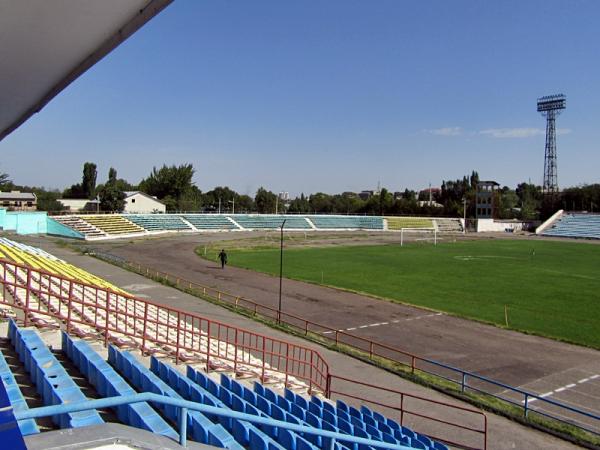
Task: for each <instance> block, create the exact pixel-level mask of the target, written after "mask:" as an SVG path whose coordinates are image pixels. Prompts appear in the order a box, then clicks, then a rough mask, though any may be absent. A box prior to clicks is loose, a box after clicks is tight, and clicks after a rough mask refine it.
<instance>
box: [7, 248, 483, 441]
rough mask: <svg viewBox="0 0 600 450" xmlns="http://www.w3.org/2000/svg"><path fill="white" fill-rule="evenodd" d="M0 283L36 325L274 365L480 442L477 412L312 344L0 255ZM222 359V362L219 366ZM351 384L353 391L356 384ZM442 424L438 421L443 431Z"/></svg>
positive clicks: (234, 362) (214, 361)
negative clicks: (335, 368) (363, 376)
mask: <svg viewBox="0 0 600 450" xmlns="http://www.w3.org/2000/svg"><path fill="white" fill-rule="evenodd" d="M153 275H154V274H153ZM165 275H166V274H165ZM166 276H168V275H166ZM173 281H175V282H176V284H181V283H182V282H183V281H182V279H180V278H177V279H174V280H173ZM0 283H1V284H2V298H1V299H0V306H10V307H11V308H13V309H16V310H18V311H20V312H21V313H22V317H21V318H20V319H21V320H22V321H23V322H24V324H25V326H27V325H28V324H29V323H34V324H35V325H37V326H40V327H44V326H45V327H62V326H64V327H66V329H67V331H68V332H69V333H71V334H75V335H79V336H94V337H96V338H100V339H102V340H103V341H104V343H105V345H107V344H108V343H113V344H116V345H118V346H127V347H135V348H139V349H140V350H141V351H142V352H143V353H154V354H156V353H162V354H165V355H170V356H174V357H175V359H176V362H179V361H186V362H188V361H189V362H193V361H202V362H203V363H205V364H206V369H207V370H233V371H234V372H235V373H236V374H238V375H241V374H244V373H249V372H251V373H252V374H254V375H257V371H258V376H259V377H260V378H261V379H262V380H263V381H269V379H272V377H273V373H274V372H279V373H281V374H283V375H284V376H285V384H286V385H290V384H293V380H290V377H295V378H298V379H300V380H302V381H304V382H306V383H307V384H308V386H309V390H310V391H311V392H314V391H321V392H323V393H324V394H325V395H326V396H327V397H330V396H331V395H335V396H338V397H348V398H353V399H357V400H360V401H362V402H364V403H371V404H375V405H378V406H381V407H384V408H387V409H392V410H396V411H399V412H400V414H401V416H400V423H401V424H402V423H404V418H405V417H406V416H408V415H412V416H414V417H419V418H420V419H421V420H423V421H426V422H431V423H435V424H436V426H437V427H436V428H434V431H433V432H427V431H425V430H422V431H423V432H424V433H427V434H428V435H430V436H432V437H433V438H434V439H439V440H442V441H445V442H448V443H450V444H452V445H457V446H459V447H462V448H483V449H485V442H486V437H485V436H486V431H487V424H486V422H485V415H484V414H483V413H481V412H479V411H476V410H471V409H468V408H464V407H460V406H455V405H450V404H446V403H443V402H438V401H435V400H429V399H426V398H423V397H418V396H415V395H411V394H407V393H403V392H400V391H396V390H392V389H387V388H380V387H376V386H374V385H369V384H367V383H364V382H361V381H356V380H351V379H349V378H344V377H340V376H336V375H332V374H331V373H330V372H329V367H328V365H327V363H326V361H325V360H324V359H323V357H322V356H321V355H320V354H319V352H317V351H315V350H312V349H309V348H306V347H303V346H299V345H296V344H292V343H289V342H286V341H282V340H278V339H272V338H269V337H267V336H264V335H261V334H258V333H254V332H251V331H248V330H245V329H241V328H236V327H232V326H229V325H226V324H224V323H221V322H218V321H214V320H209V319H206V318H204V317H201V316H199V315H197V314H193V313H188V312H185V311H182V310H179V309H177V308H172V307H169V306H165V305H161V304H159V303H155V302H151V301H148V300H143V299H139V298H136V297H133V296H131V295H127V294H123V293H119V292H115V291H113V290H111V289H105V288H102V287H99V286H95V285H91V284H86V283H84V282H80V281H77V280H72V279H69V278H65V277H63V276H60V275H56V274H53V273H50V272H47V271H44V270H38V269H32V268H30V267H28V266H26V265H22V264H17V263H14V262H10V261H6V260H2V259H0ZM185 283H186V287H188V288H191V287H192V286H193V285H194V284H193V283H192V282H189V281H185ZM202 288H203V293H204V294H205V295H209V293H210V291H211V290H212V289H211V288H208V287H202ZM217 292H218V294H217V295H216V297H215V298H219V299H221V300H224V299H225V297H226V296H228V295H229V294H224V293H222V292H219V291H217ZM235 299H236V304H238V302H242V301H247V300H244V299H242V298H241V297H235ZM254 305H255V308H254V312H255V313H259V312H260V309H261V308H265V309H268V310H270V311H272V312H275V314H276V310H275V309H273V308H269V307H263V306H262V305H259V304H257V303H254ZM285 316H288V319H289V318H295V316H292V315H289V314H283V315H282V317H285ZM297 319H299V318H297ZM305 322H306V323H308V322H307V321H305ZM308 328H309V327H308V325H307V326H306V328H305V329H306V331H307V332H308ZM223 361H226V362H229V364H228V365H226V366H224V365H223ZM252 369H254V370H252ZM341 381H342V382H344V381H345V382H348V383H350V384H351V385H353V386H354V387H355V388H356V386H358V387H359V391H360V392H362V393H363V395H364V394H365V393H366V392H367V388H369V389H379V390H380V391H386V393H387V395H388V397H389V398H392V397H393V396H394V395H395V396H399V399H400V400H399V403H398V404H395V405H394V404H388V403H383V402H378V401H377V400H374V398H376V395H373V396H371V397H365V398H363V397H362V396H358V395H356V394H352V393H351V392H347V391H346V392H345V391H343V390H341V389H342V388H340V387H338V386H336V385H334V383H335V382H338V383H339V382H341ZM353 392H356V389H354V391H353ZM405 399H412V400H419V401H420V402H422V403H423V404H424V405H426V406H425V409H426V411H425V412H419V411H418V409H411V408H410V407H409V406H408V405H406V404H405ZM434 410H435V411H438V412H440V413H441V415H442V418H437V417H434V416H433V415H432V411H434ZM461 411H465V412H469V413H471V414H473V413H475V414H480V415H481V416H483V418H484V425H483V431H478V429H476V428H473V427H471V426H470V425H468V424H467V425H461V424H460V423H455V422H453V421H448V420H445V419H444V417H446V416H448V415H450V416H453V417H454V416H456V414H457V412H461ZM445 426H451V427H454V428H458V429H461V430H463V431H468V432H475V433H483V435H484V438H483V442H484V444H483V447H475V446H474V445H470V441H469V439H468V436H465V437H464V439H465V442H466V443H465V442H463V443H457V442H458V441H456V440H454V439H452V438H448V437H446V438H441V437H437V438H436V437H435V436H436V432H435V430H438V434H439V431H440V430H442V429H443V427H445ZM447 431H448V430H445V429H444V430H443V432H444V434H446V433H447Z"/></svg>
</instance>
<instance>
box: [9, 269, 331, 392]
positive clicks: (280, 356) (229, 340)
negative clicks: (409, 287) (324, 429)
mask: <svg viewBox="0 0 600 450" xmlns="http://www.w3.org/2000/svg"><path fill="white" fill-rule="evenodd" d="M0 269H3V273H1V274H0V284H2V286H3V287H4V288H5V289H6V288H7V287H8V288H12V289H15V290H16V289H25V291H26V292H25V297H26V298H25V300H24V301H23V302H21V303H20V304H19V303H17V302H14V303H10V302H9V299H8V298H7V296H6V295H4V296H3V297H2V299H1V300H0V304H6V305H9V306H11V307H13V308H17V309H20V310H22V311H23V312H24V313H25V322H27V321H28V320H30V319H29V318H28V315H29V313H37V314H42V315H45V316H49V317H53V318H56V319H58V320H61V321H63V322H65V323H66V326H67V329H68V330H69V329H71V326H72V325H73V324H84V325H91V326H93V327H94V328H95V329H96V330H99V327H100V326H99V325H98V324H97V323H96V322H93V323H92V322H89V320H88V321H86V318H85V317H84V316H82V317H81V318H80V319H78V318H76V317H75V315H74V314H71V310H72V306H73V305H77V306H81V308H82V309H83V308H84V307H85V308H92V309H93V310H94V313H93V320H94V321H97V320H98V319H102V320H104V322H105V324H104V325H102V326H101V328H103V329H102V330H100V332H101V333H103V334H104V340H105V343H108V341H109V340H110V339H109V334H110V333H113V332H115V333H121V334H124V335H126V336H137V335H138V334H140V333H139V332H140V330H137V331H138V333H137V334H136V333H135V332H132V331H131V330H132V327H131V326H127V325H125V326H122V327H121V328H119V323H118V322H117V321H115V323H113V324H110V323H109V320H108V319H109V318H113V317H117V318H118V319H121V320H124V321H127V320H130V321H133V322H134V327H133V329H135V324H139V325H138V327H139V328H141V327H143V326H144V325H143V323H146V322H149V323H151V324H154V325H157V326H159V325H167V326H168V330H167V333H169V334H168V336H167V338H168V337H172V339H173V341H172V342H168V341H169V339H162V340H161V339H160V337H159V336H158V335H157V336H146V334H145V333H143V339H144V342H155V343H157V344H163V345H176V348H177V351H176V359H177V360H178V359H179V358H180V356H179V354H180V351H185V350H192V351H197V349H195V348H190V347H189V345H187V346H186V339H185V337H183V341H184V342H183V343H181V342H180V341H179V339H176V337H177V336H179V335H180V334H182V333H183V334H184V335H185V334H189V333H190V332H193V330H192V329H190V328H189V327H188V324H189V323H191V324H192V325H193V324H194V323H197V324H199V326H201V325H202V324H204V325H206V326H207V327H208V331H207V335H208V339H209V340H211V339H218V340H220V341H222V342H225V343H226V344H227V345H228V346H229V345H233V346H234V347H235V348H236V349H237V348H238V347H240V348H243V349H245V350H247V351H249V352H256V353H260V354H262V356H263V357H262V358H261V361H262V371H263V375H264V372H265V370H272V371H278V372H281V373H283V374H284V375H286V383H287V377H288V376H295V377H298V378H302V379H304V380H306V381H307V382H308V384H309V387H310V389H311V390H312V388H313V387H316V388H317V389H319V390H321V391H323V392H325V391H326V388H327V376H328V374H329V366H328V364H327V362H326V361H325V359H324V358H323V357H322V356H321V354H320V353H319V352H318V351H317V350H314V349H311V348H308V347H304V346H301V345H298V344H295V343H291V342H288V341H283V340H280V339H276V338H271V337H268V336H265V335H262V334H259V333H256V332H254V331H250V330H246V329H243V328H237V327H234V326H231V325H228V324H225V323H222V322H219V321H215V320H211V319H208V318H206V317H203V316H200V315H198V314H195V313H190V312H186V311H183V310H180V309H177V308H173V307H170V306H166V305H162V304H160V303H156V302H152V301H149V300H146V299H139V298H137V297H134V296H132V295H129V294H124V293H123V292H117V291H114V290H112V289H108V288H102V287H99V286H95V285H91V284H87V283H84V282H80V281H77V280H73V279H71V278H67V277H64V276H61V275H57V274H55V273H51V272H48V271H46V270H43V269H33V268H31V267H29V266H27V265H24V264H19V263H16V262H13V261H8V260H5V259H0ZM11 271H13V273H14V281H10V280H8V279H7V278H6V276H7V272H8V273H10V272H11ZM31 274H38V275H39V276H40V286H39V287H38V288H34V287H33V286H32V285H31V283H32V277H31ZM42 279H43V281H44V282H45V283H47V287H42V286H41V281H42ZM63 283H64V284H63ZM57 286H59V287H57ZM73 286H76V287H77V288H81V289H82V290H86V292H88V293H91V294H90V295H92V296H95V298H96V300H97V299H98V294H99V293H104V294H105V295H106V299H107V300H106V306H103V305H100V304H98V303H97V301H96V302H92V301H88V300H86V299H85V297H83V298H82V299H81V300H79V299H75V298H74V297H73V295H72V292H73ZM53 287H55V288H56V289H58V290H62V291H61V292H60V293H56V292H53V290H52V288H53ZM32 294H33V295H35V296H36V297H37V298H39V299H40V300H42V299H43V298H44V297H52V298H55V299H57V300H58V301H59V303H60V304H59V310H58V311H57V310H53V309H52V308H50V307H49V306H48V307H47V309H41V308H40V307H38V308H37V309H36V308H34V307H33V306H32V305H30V304H29V298H30V295H32ZM115 296H116V297H115ZM109 298H111V299H116V300H115V303H116V301H120V302H124V303H125V305H126V308H125V309H126V311H121V310H119V309H117V308H116V307H115V306H114V305H113V306H111V305H109V301H108V299H109ZM42 303H43V302H41V301H40V305H41V304H42ZM132 304H133V306H134V307H135V306H136V305H139V306H140V308H139V309H140V310H141V309H144V310H145V309H147V308H145V305H152V306H153V307H155V308H156V309H157V311H162V312H165V313H167V315H168V316H171V315H172V317H173V318H179V319H174V320H176V321H177V326H176V327H174V329H173V327H172V325H171V326H169V325H170V324H169V323H164V322H161V319H160V318H159V317H158V313H157V318H155V319H150V318H147V317H144V315H142V316H139V315H138V313H136V311H135V308H134V311H133V312H132V311H131V310H130V309H131V308H127V306H131V305H132ZM63 309H64V311H63ZM142 320H143V322H142ZM211 328H212V330H213V332H216V333H217V334H218V336H217V337H216V338H215V337H213V336H211V333H210V331H211ZM173 330H174V333H173V334H171V332H173ZM134 331H135V330H134ZM175 333H176V336H175V335H174V334H175ZM223 333H224V334H225V338H226V339H225V340H223V338H221V335H222V334H223ZM234 334H235V338H233V335H234ZM238 334H242V341H243V338H244V337H245V338H246V339H247V343H246V341H243V342H241V343H240V342H239V340H238ZM198 336H199V337H198V339H197V342H196V345H199V344H198V341H199V339H200V335H198ZM187 341H189V339H187ZM193 345H194V342H193V341H192V346H193ZM232 348H233V347H232ZM143 350H144V349H143ZM236 354H237V352H236ZM206 355H207V367H208V364H209V359H210V358H211V357H212V358H217V359H219V358H220V359H224V360H229V361H233V362H234V365H236V366H237V365H238V364H240V365H252V364H251V363H250V362H249V361H245V360H244V358H243V356H242V359H241V360H239V361H238V359H235V360H232V359H231V358H230V357H228V356H227V354H222V352H221V351H220V350H219V352H218V353H217V354H215V353H214V352H213V351H211V349H210V345H207V350H206ZM295 355H299V357H296V356H295ZM265 356H267V357H268V358H269V359H270V361H279V360H285V361H286V363H285V364H280V365H279V367H278V368H273V369H271V368H267V367H265V363H266V361H265ZM290 369H291V370H290ZM294 369H296V370H294Z"/></svg>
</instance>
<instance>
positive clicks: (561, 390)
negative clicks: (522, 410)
mask: <svg viewBox="0 0 600 450" xmlns="http://www.w3.org/2000/svg"><path fill="white" fill-rule="evenodd" d="M598 378H600V375H598V374H595V375H592V376H589V377H586V378H582V379H581V380H579V381H577V383H569V384H565V385H564V386H561V387H559V388H556V389H554V390H553V391H548V392H544V393H543V394H540V395H539V397H542V398H546V397H550V396H551V395H552V394H558V393H560V392H563V391H566V390H567V389H573V388H574V387H577V385H579V384H583V383H587V382H588V381H592V380H596V379H598ZM536 400H537V398H531V399H529V400H528V401H527V404H530V403H531V402H535V401H536ZM521 403H523V404H524V403H525V400H521Z"/></svg>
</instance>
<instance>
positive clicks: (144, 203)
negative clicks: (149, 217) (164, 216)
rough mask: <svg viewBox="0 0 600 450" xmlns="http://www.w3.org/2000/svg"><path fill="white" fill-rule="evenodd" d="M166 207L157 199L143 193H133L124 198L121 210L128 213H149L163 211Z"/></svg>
mask: <svg viewBox="0 0 600 450" xmlns="http://www.w3.org/2000/svg"><path fill="white" fill-rule="evenodd" d="M166 210H167V207H166V206H165V205H163V204H162V203H161V202H159V201H158V200H154V199H153V198H151V197H148V196H146V195H143V194H134V195H132V196H131V197H127V198H126V199H125V209H124V210H123V212H126V213H130V214H149V213H153V212H160V213H164V212H165V211H166Z"/></svg>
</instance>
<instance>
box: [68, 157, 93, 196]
mask: <svg viewBox="0 0 600 450" xmlns="http://www.w3.org/2000/svg"><path fill="white" fill-rule="evenodd" d="M96 175H97V172H96V164H94V163H91V162H86V163H85V164H84V165H83V177H82V179H81V183H77V184H73V185H71V187H70V188H67V189H65V190H64V191H63V197H64V198H81V199H83V198H88V199H93V198H94V197H95V196H96Z"/></svg>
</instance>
